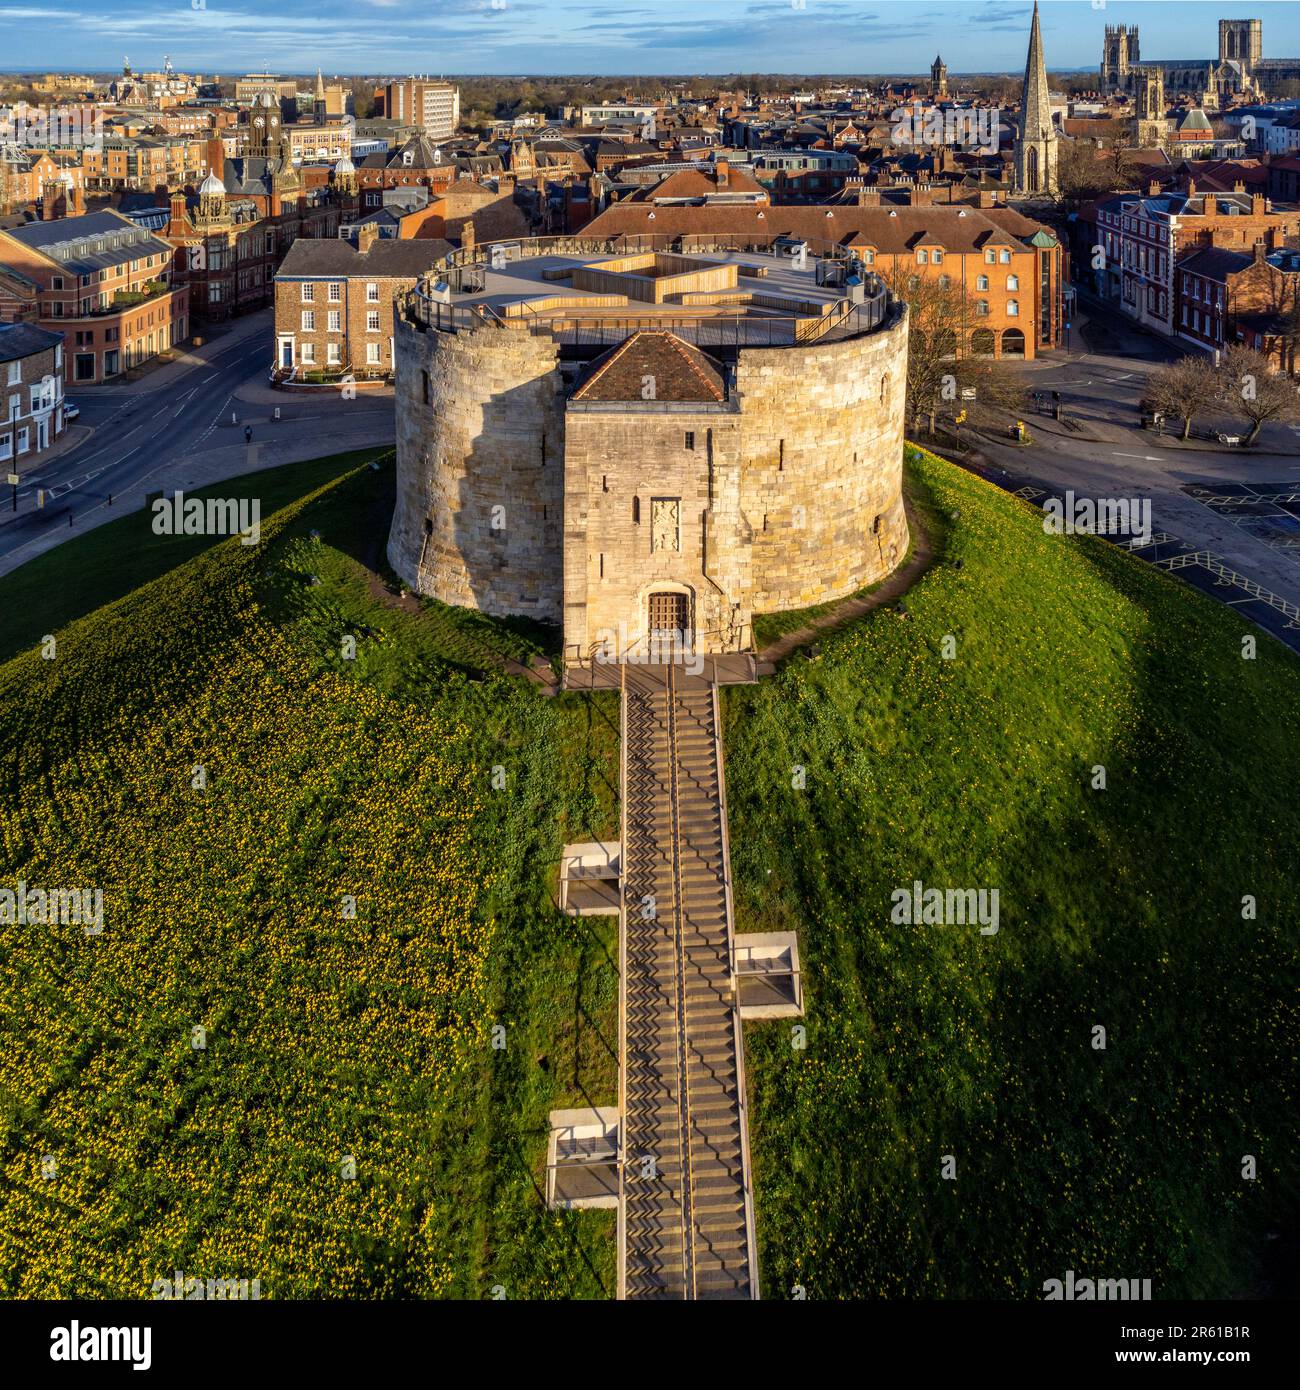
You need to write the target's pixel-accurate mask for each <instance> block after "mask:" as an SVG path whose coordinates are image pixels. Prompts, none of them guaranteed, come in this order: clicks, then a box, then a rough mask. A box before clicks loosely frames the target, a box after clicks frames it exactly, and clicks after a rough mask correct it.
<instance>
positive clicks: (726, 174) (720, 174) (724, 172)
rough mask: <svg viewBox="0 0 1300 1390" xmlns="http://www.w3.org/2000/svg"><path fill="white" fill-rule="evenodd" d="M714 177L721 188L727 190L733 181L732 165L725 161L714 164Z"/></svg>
mask: <svg viewBox="0 0 1300 1390" xmlns="http://www.w3.org/2000/svg"><path fill="white" fill-rule="evenodd" d="M713 176H714V179H715V180H716V182H717V185H718V187H719V188H726V187H727V185H728V183H729V182H730V180H731V165H730V164H728V163H727V161H726V160H725V159H719V160H716V161H715V162H714V165H713Z"/></svg>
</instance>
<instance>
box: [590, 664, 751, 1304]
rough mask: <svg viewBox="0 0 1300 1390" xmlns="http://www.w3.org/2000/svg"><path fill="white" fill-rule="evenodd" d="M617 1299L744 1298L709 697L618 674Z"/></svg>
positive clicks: (642, 673)
mask: <svg viewBox="0 0 1300 1390" xmlns="http://www.w3.org/2000/svg"><path fill="white" fill-rule="evenodd" d="M622 687H623V696H622V707H623V708H622V720H623V854H624V866H623V874H624V877H623V882H624V890H623V910H622V918H621V924H620V932H621V938H622V939H621V942H620V956H621V961H620V966H621V979H622V991H623V997H622V999H621V1001H620V1024H619V1031H620V1034H621V1036H620V1039H619V1042H620V1050H619V1056H620V1060H621V1073H620V1080H619V1091H620V1096H619V1100H620V1108H621V1111H622V1116H623V1132H622V1146H623V1161H622V1165H621V1179H620V1196H621V1202H620V1207H619V1266H618V1268H619V1296H620V1297H622V1298H659V1299H665V1298H667V1299H671V1298H756V1297H757V1296H758V1277H757V1268H756V1263H755V1251H754V1219H753V1203H752V1195H751V1190H750V1177H749V1174H750V1169H749V1136H748V1132H747V1121H746V1110H745V1078H744V1056H743V1050H742V1044H741V1035H740V1022H739V1018H738V1016H737V1013H736V1009H735V996H734V993H733V973H732V921H731V902H730V894H729V890H728V884H729V877H728V865H727V844H726V828H725V807H724V800H723V780H722V766H721V742H720V739H719V728H718V703H717V688H716V686H715V685H713V684H712V683H711V682H710V681H707V680H705V679H703V678H701V677H693V676H689V675H686V674H685V673H684V672H683V671H682V670H681V669H680V668H679V667H675V666H671V665H669V666H641V667H631V666H629V667H625V668H623V671H622Z"/></svg>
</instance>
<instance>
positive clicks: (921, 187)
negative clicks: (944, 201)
mask: <svg viewBox="0 0 1300 1390" xmlns="http://www.w3.org/2000/svg"><path fill="white" fill-rule="evenodd" d="M933 202H934V192H933V190H932V189H931V187H930V185H929V184H928V183H918V184H916V185H914V186H913V187H912V188H910V189H908V193H907V205H908V207H913V208H928V207H930V206H931V204H932V203H933Z"/></svg>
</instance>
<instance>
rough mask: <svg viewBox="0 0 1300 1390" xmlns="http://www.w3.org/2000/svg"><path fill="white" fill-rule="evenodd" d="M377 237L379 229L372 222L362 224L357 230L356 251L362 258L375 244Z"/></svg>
mask: <svg viewBox="0 0 1300 1390" xmlns="http://www.w3.org/2000/svg"><path fill="white" fill-rule="evenodd" d="M378 235H379V227H378V226H377V225H376V224H375V223H374V222H363V223H362V224H361V225H360V226H359V227H358V228H357V251H358V252H359V253H360V254H361V255H363V256H364V255H365V254H366V252H367V251H369V250H370V248H371V247H372V246H373V245H374V244H375V238H376V237H377V236H378Z"/></svg>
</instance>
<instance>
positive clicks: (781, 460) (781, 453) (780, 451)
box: [776, 439, 785, 473]
mask: <svg viewBox="0 0 1300 1390" xmlns="http://www.w3.org/2000/svg"><path fill="white" fill-rule="evenodd" d="M776 471H777V472H778V473H784V472H785V440H784V439H783V440H781V441H780V443H779V445H778V446H777V453H776Z"/></svg>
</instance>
